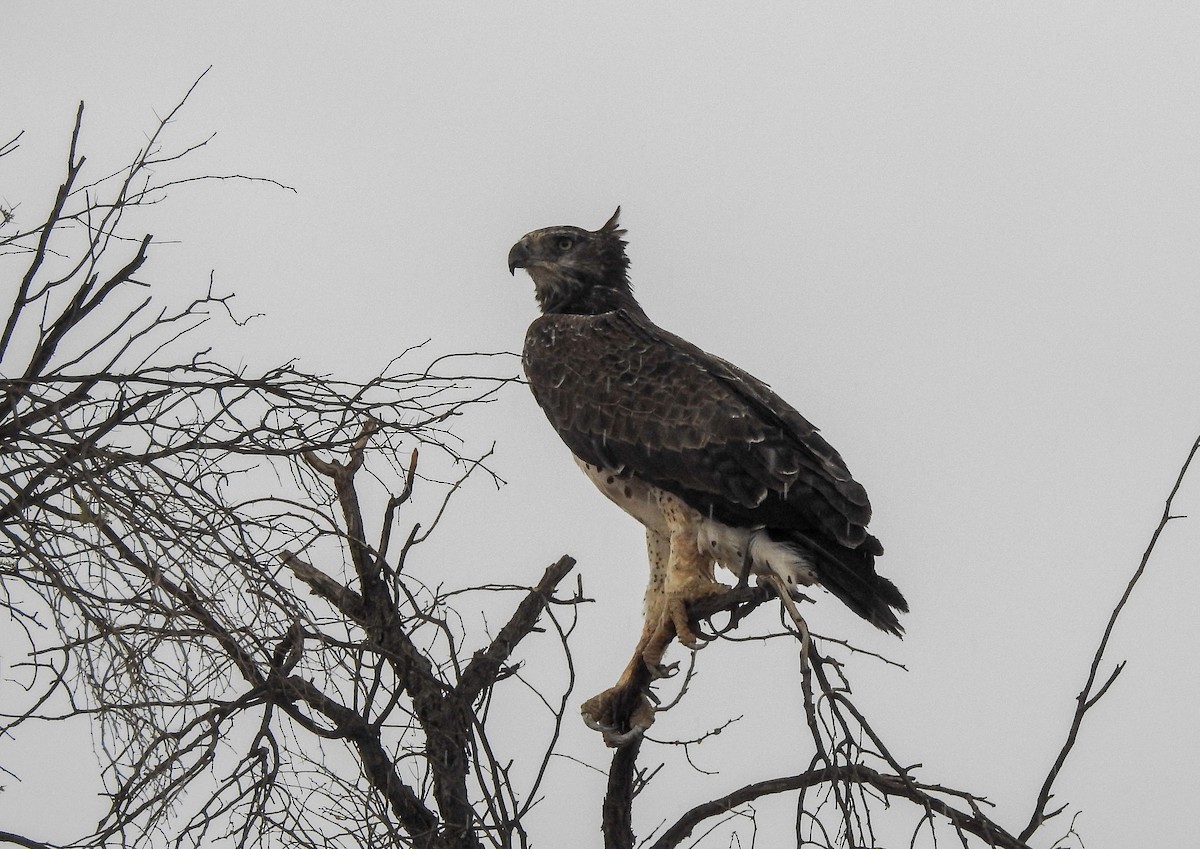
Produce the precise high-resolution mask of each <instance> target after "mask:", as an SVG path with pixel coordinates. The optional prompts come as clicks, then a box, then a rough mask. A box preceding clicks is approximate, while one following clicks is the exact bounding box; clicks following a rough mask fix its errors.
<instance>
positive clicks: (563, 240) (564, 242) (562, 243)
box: [554, 236, 575, 253]
mask: <svg viewBox="0 0 1200 849" xmlns="http://www.w3.org/2000/svg"><path fill="white" fill-rule="evenodd" d="M554 245H555V247H557V248H558V249H559V250H560V251H562V252H563V253H566V252H567V251H569V250H571V248H573V247H575V240H574V239H572V238H571V237H570V236H559V237H558V239H556V240H555V242H554Z"/></svg>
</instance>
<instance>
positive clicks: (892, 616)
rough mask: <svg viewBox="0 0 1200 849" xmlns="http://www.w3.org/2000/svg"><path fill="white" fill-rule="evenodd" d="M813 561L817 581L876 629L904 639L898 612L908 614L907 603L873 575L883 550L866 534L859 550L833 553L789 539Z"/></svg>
mask: <svg viewBox="0 0 1200 849" xmlns="http://www.w3.org/2000/svg"><path fill="white" fill-rule="evenodd" d="M792 541H793V542H794V543H795V545H796V546H797V547H799V548H800V549H801V550H802V551H804V553H805V555H806V556H807V557H808V559H809V560H810V561H811V562H812V564H813V566H814V571H815V572H816V574H817V580H818V581H819V582H820V584H821V586H823V587H825V589H827V590H829V591H830V592H831V593H833V594H834V595H835V596H837V597H838V598H839V599H841V601H842V603H843V604H845V605H846V606H847V607H848V608H850V609H851V610H853V611H854V612H855V613H857V614H858V615H859V616H861V617H862V618H863V619H866V620H867V621H868V622H870V623H871V624H872V625H874V626H875V627H876V628H879V629H880V630H883V631H887V632H888V633H889V634H895V635H896V636H897V637H903V636H904V627H903V626H902V625H901V624H900V620H899V618H898V617H897V613H908V602H907V601H905V599H904V596H903V595H902V594H901V593H900V590H899V589H897V588H896V585H895V584H893V583H892V582H891V581H889V580H888V579H887V578H885V577H883V576H882V575H879V574H876V572H875V555H876V554H882V553H883V547H882V546H881V545H880V544H879V541H878V540H877V539H875V537H873V536H870V535H868V536H867V538H866V540H865V541H864V542H863V544H862V545H860V546H859V547H858V548H854V549H848V548H843V547H840V546H839V547H838V548H837V549H835V550H830V548H828V547H826V546H824V545H821V544H819V543H817V542H814V541H813V540H812V539H811V538H808V537H804V536H801V535H799V534H797V535H795V536H794V537H793V540H792Z"/></svg>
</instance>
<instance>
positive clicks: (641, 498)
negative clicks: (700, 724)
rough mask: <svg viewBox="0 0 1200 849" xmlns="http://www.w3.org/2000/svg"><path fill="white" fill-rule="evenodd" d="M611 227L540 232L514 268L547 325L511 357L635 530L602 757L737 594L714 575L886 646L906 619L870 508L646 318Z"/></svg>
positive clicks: (596, 716)
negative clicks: (673, 659) (785, 598)
mask: <svg viewBox="0 0 1200 849" xmlns="http://www.w3.org/2000/svg"><path fill="white" fill-rule="evenodd" d="M619 217H620V208H619V207H618V209H617V212H616V213H614V214H613V216H612V217H611V218H610V219H609V220H608V221H607V222H605V224H604V225H603V226H601V227H600V228H598V229H596V230H585V229H583V228H581V227H572V226H558V227H547V228H544V229H541V230H534V231H533V232H530V233H527V234H526V235H525V236H523V237H522V238H521V239H520V240H519V241H518V242H517V243H516V244H514V245H513V246H512V249H511V250H510V251H509V254H508V267H509V271H510V272H513V273H514V274H515V272H516V269H518V268H523V269H525V270H526V271H527V272H528V274H529V276H530V278H531V279H532V280H533V284H534V296H535V298H536V299H537V303H538V306H539V307H540V309H541V315H540V316H539V317H538V318H537V319H535V320H534V321H533V323H532V324H531V325H530V326H529V330H528V332H527V333H526V336H525V347H524V350H523V353H522V364H523V366H524V369H525V374H526V377H527V378H528V381H529V387H530V389H531V390H532V392H533V395H534V398H535V399H536V400H537V403H538V404H539V406H541V408H542V410H543V411H544V412H545V414H546V417H547V418H548V419H549V421H550V424H551V425H552V426H553V427H554V429H555V430H556V431H557V432H558V435H559V437H560V438H561V439H562V441H563V442H564V443H565V444H566V446H567V447H568V448H569V449H570V451H571V453H572V454H573V455H574V457H575V460H576V463H577V464H578V465H579V466H580V468H581V469H583V471H584V473H585V474H586V475H587V476H588V478H589V479H591V481H592V482H593V483H594V484H595V485H596V486H597V487H598V488H599V489H600V491H601V492H602V493H603V494H604V495H605V496H606V497H608V498H609V499H610V500H611V501H613V502H615V503H616V504H617V505H618V506H620V507H621V508H622V509H623V510H624V511H625V512H626V513H628V514H629V515H631V516H632V517H633V518H635V519H637V520H638V521H639V522H640V523H641V524H642V525H643V526H645V528H646V540H647V553H648V555H649V560H650V583H649V586H648V587H647V590H646V596H645V621H644V625H643V629H642V634H641V637H640V639H639V641H638V645H637V649H636V650H635V652H634V656H633V658H632V659H631V660H630V662H629V664H628V665H627V666H626V669H625V672H624V673H623V674H622V676H621V678H620V679H619V681H618V682H617V684H616V686H614V687H612V688H610V689H609V690H605V691H604V692H603V693H601V694H600V695H598V696H596V697H594V698H592V699H589V700H588V701H587V702H585V703H584V705H583V713H584V718H585V720H586V721H587V723H588V724H589V725H590V726H592V727H595V728H599V729H600V730H603V731H604V732H605V738H606V740H607V741H608V742H610V744H618V743H620V742H622V741H627V740H628V739H631V738H630V737H628V736H627V735H630V734H634V735H636V734H638V733H641V731H644V730H645V729H646V728H648V727H649V726H650V724H651V723H652V722H653V721H654V709H653V705H652V704H651V701H650V699H649V697H648V695H647V694H648V692H649V686H650V684H651V683H652V682H653V681H654V680H655V675H656V674H657V673H659V672H661V671H662V670H663V669H665V667H663V665H662V660H663V655H664V653H665V652H666V650H667V647H668V646H669V645H670V644H671V642H673V641H674V640H675V639H676V638H678V639H679V641H680V642H682V643H684V644H686V645H689V646H695V645H697V644H698V635H697V634H696V632H695V630H694V628H693V626H692V625H691V624H690V622H689V616H688V609H689V606H691V605H694V604H697V603H699V602H702V601H703V600H704V599H709V598H712V597H713V596H716V595H719V594H722V593H725V592H726V591H728V590H729V589H730V588H729V587H727V586H726V585H724V584H721V583H718V582H717V581H716V580H715V578H714V576H713V572H714V569H715V567H716V566H718V565H720V566H722V567H724V568H727V569H729V570H730V571H731V572H733V573H734V574H735V575H738V576H739V577H740V578H742V580H741V581H739V586H744V583H745V577H744V576H746V575H748V574H753V575H755V576H756V578H757V580H758V583H759V584H762V583H764V582H768V583H772V584H775V585H777V586H778V587H784V588H797V587H802V586H810V585H814V584H815V585H819V586H822V587H824V588H825V589H827V590H829V591H830V592H831V593H832V594H833V595H834V596H836V597H837V598H838V599H839V600H841V601H842V602H843V603H844V604H845V605H846V606H847V607H848V608H849V609H850V610H852V611H853V612H854V613H856V614H858V615H859V616H861V617H862V618H864V619H866V620H867V621H869V622H871V623H872V624H873V625H875V626H876V627H879V628H880V629H882V630H884V631H888V632H890V633H892V634H895V635H897V636H900V635H901V634H902V628H901V625H900V621H899V618H898V614H899V613H904V612H907V610H908V604H907V602H906V601H905V599H904V596H903V595H902V594H901V593H900V591H899V589H897V588H896V586H895V584H893V583H892V582H891V581H889V580H888V579H887V578H884V577H882V576H880V575H879V574H878V573H877V572H876V571H875V558H876V557H878V556H879V555H881V554H883V546H882V545H880V543H879V540H878V539H876V538H875V537H874V536H872V535H871V534H870V533H869V532H868V531H867V523H868V522H869V521H870V518H871V505H870V502H869V500H868V499H867V493H866V491H865V490H864V489H863V487H862V486H861V485H860V484H859V483H858V482H857V481H855V480H854V478H853V477H852V476H851V474H850V471H849V469H848V468H847V466H846V464H845V462H844V461H843V460H842V457H841V455H840V454H838V452H837V451H836V450H834V448H833V447H832V446H831V445H830V444H829V443H828V442H826V441H825V439H824V437H823V436H822V435H821V434H820V433H819V432H818V431H817V428H816V427H814V426H813V425H812V424H811V423H810V422H809V421H808V420H807V419H805V418H804V417H803V416H802V415H801V414H800V413H799V412H797V411H796V409H795V408H793V407H792V406H791V405H789V404H788V403H787V402H786V401H784V400H783V399H782V398H780V397H779V396H778V395H776V394H775V393H774V392H773V391H772V390H771V389H770V388H769V387H768V386H767V385H766V384H765V383H763V382H762V381H761V380H759V379H757V378H756V377H754V376H753V375H751V374H749V373H748V372H745V371H743V370H742V369H739V368H738V367H737V366H735V365H733V364H732V363H729V362H727V361H726V360H723V359H721V358H719V357H715V356H713V355H712V354H709V353H707V352H705V351H703V350H701V349H700V348H698V347H696V346H695V345H693V344H691V343H690V342H688V341H686V340H685V339H682V338H680V337H679V336H676V335H675V334H673V333H670V332H668V331H666V330H664V329H662V328H661V327H659V326H658V325H656V324H655V323H654V322H652V321H651V320H650V319H649V318H648V317H647V315H646V313H645V311H644V310H643V309H642V307H641V305H640V304H639V303H638V302H637V299H636V298H634V295H633V288H632V285H631V283H630V279H629V259H628V256H627V255H626V252H625V247H626V242H625V240H624V239H623V236H624V235H625V230H623V229H621V227H620V225H619ZM768 577H770V580H768Z"/></svg>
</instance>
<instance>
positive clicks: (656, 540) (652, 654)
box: [581, 495, 728, 746]
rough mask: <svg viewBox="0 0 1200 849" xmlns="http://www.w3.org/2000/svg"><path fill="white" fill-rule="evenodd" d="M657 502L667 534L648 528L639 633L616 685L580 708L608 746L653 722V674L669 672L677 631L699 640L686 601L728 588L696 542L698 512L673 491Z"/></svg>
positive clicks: (684, 638) (691, 642) (689, 642)
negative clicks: (642, 618)
mask: <svg viewBox="0 0 1200 849" xmlns="http://www.w3.org/2000/svg"><path fill="white" fill-rule="evenodd" d="M659 506H660V507H661V508H662V510H663V515H664V517H665V518H666V519H667V528H668V533H662V532H661V531H657V530H654V529H651V528H647V530H646V548H647V552H648V554H649V557H650V583H649V584H648V586H647V587H646V597H645V623H644V625H643V628H642V635H641V638H640V639H639V640H638V644H637V648H636V649H635V650H634V653H633V658H632V659H631V660H630V661H629V665H628V666H626V667H625V671H624V672H623V673H622V674H621V677H620V678H619V679H618V681H617V683H616V686H614V687H611V688H610V689H608V690H605V691H604V692H603V693H600V694H599V695H597V696H594V697H592V698H590V699H588V700H587V701H586V702H584V703H583V706H582V708H581V712H582V714H583V718H584V721H585V722H586V723H587V724H588V725H589V726H591V727H592V728H595V729H597V730H599V731H601V732H603V733H604V740H605V742H606V743H607V744H608V745H609V746H620V745H622V744H624V743H626V742H628V741H629V740H631V739H633V738H634V737H635V736H637V735H639V734H641V733H642V732H643V731H645V730H646V729H647V728H649V727H650V725H651V723H653V722H654V706H653V704H651V702H650V699H649V698H648V696H647V692H648V691H649V687H650V685H651V683H653V682H654V680H655V679H657V678H661V677H664V676H666V675H669V674H670V671H669V670H668V669H667V668H666V667H664V666H663V664H662V659H663V655H664V654H665V653H666V651H667V647H668V646H669V645H670V644H671V641H672V640H673V639H675V637H676V636H678V637H679V640H680V642H682V643H684V644H685V645H686V646H688V647H689V648H696V647H697V645H698V644H699V640H698V638H697V637H696V634H695V632H694V631H693V630H692V627H691V623H690V622H689V621H688V605H689V604H690V603H691V602H693V601H696V600H698V599H701V598H706V597H708V596H711V595H716V594H719V593H722V592H725V591H726V590H727V589H728V587H726V586H725V585H724V584H721V583H718V582H717V581H716V580H714V579H713V561H712V559H711V558H710V557H708V556H707V555H705V554H704V553H702V552H701V551H700V549H699V547H698V545H697V535H696V523H695V511H693V510H691V509H690V508H688V507H686V506H685V505H683V504H681V503H680V502H678V500H676V499H675V498H674V496H669V495H664V496H663V498H662V500H661V503H660V505H659Z"/></svg>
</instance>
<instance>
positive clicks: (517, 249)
mask: <svg viewBox="0 0 1200 849" xmlns="http://www.w3.org/2000/svg"><path fill="white" fill-rule="evenodd" d="M528 261H529V245H528V244H527V243H526V241H525V240H524V239H522V240H521V241H519V242H517V243H516V244H515V245H513V246H512V250H510V251H509V252H508V273H509V274H511V275H514V276H515V275H516V273H517V269H518V268H524V267H525V264H526V263H527V262H528Z"/></svg>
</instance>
